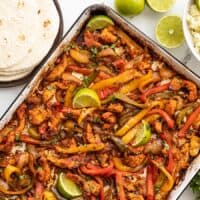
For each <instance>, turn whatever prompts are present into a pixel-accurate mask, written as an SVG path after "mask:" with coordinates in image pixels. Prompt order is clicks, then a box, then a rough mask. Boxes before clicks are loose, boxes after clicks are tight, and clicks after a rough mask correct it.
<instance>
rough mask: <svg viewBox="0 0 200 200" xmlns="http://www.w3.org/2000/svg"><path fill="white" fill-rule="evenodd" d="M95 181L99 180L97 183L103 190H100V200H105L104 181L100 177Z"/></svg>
mask: <svg viewBox="0 0 200 200" xmlns="http://www.w3.org/2000/svg"><path fill="white" fill-rule="evenodd" d="M95 179H96V180H97V182H98V183H99V184H100V186H101V190H100V200H105V196H104V189H103V188H104V184H103V181H102V179H101V178H100V177H95Z"/></svg>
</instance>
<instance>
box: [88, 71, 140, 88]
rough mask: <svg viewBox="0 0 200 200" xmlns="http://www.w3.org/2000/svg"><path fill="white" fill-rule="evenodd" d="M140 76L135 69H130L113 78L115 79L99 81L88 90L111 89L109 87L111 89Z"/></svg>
mask: <svg viewBox="0 0 200 200" xmlns="http://www.w3.org/2000/svg"><path fill="white" fill-rule="evenodd" d="M140 75H141V74H140V73H139V72H137V71H136V70H135V69H130V70H127V71H125V72H123V73H121V74H119V75H117V76H115V77H112V78H108V79H104V80H101V81H99V82H97V83H95V84H94V85H92V86H91V87H90V88H91V89H93V90H100V89H102V88H105V87H111V86H112V87H113V86H116V85H119V84H121V83H125V82H128V81H130V80H132V79H134V78H136V77H138V76H140Z"/></svg>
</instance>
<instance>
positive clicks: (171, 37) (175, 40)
mask: <svg viewBox="0 0 200 200" xmlns="http://www.w3.org/2000/svg"><path fill="white" fill-rule="evenodd" d="M156 39H157V40H158V42H159V43H160V44H161V45H162V46H164V47H166V48H169V49H170V48H176V47H178V46H180V45H181V44H182V43H183V40H184V35H183V28H182V20H181V18H180V17H179V16H175V15H171V16H165V17H163V18H161V19H160V21H159V22H158V24H157V26H156Z"/></svg>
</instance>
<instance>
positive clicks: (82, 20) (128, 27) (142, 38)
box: [0, 4, 200, 200]
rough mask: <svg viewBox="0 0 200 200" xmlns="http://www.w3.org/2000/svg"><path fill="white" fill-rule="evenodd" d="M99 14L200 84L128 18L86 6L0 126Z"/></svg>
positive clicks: (172, 198) (191, 171) (198, 165)
mask: <svg viewBox="0 0 200 200" xmlns="http://www.w3.org/2000/svg"><path fill="white" fill-rule="evenodd" d="M96 14H105V15H108V16H109V17H110V18H112V19H113V21H114V22H115V23H116V24H117V25H118V26H120V27H121V28H122V30H124V31H125V32H126V33H127V34H128V35H129V36H131V37H132V38H133V39H134V40H135V41H137V42H138V43H139V44H140V45H142V46H143V47H146V48H148V49H149V50H150V51H151V53H153V54H154V55H155V56H157V57H158V58H160V59H162V60H163V61H164V62H165V63H166V64H168V65H169V66H171V67H172V68H173V69H174V70H175V71H177V72H178V73H180V74H182V75H183V76H185V77H186V78H188V79H190V80H192V81H194V82H195V83H196V84H197V85H198V87H200V77H199V76H198V75H197V74H195V73H194V72H192V71H191V70H190V69H189V68H188V67H187V66H185V65H183V64H182V63H181V62H179V61H178V60H177V59H176V58H174V57H173V56H172V55H170V54H169V53H167V52H166V51H165V50H164V49H163V48H162V47H160V46H159V45H157V44H156V43H155V42H154V41H152V40H151V39H150V38H149V37H147V36H146V35H145V34H144V33H142V32H141V31H139V30H138V29H137V28H136V27H135V26H133V25H132V24H130V23H129V22H128V21H126V20H125V19H124V18H123V17H121V16H120V15H118V14H117V13H116V12H115V11H114V10H112V9H111V8H109V7H107V6H105V5H98V4H95V5H93V6H90V7H88V8H87V9H85V10H84V11H83V12H82V14H81V15H80V16H79V17H78V19H77V20H76V21H75V23H74V24H73V25H72V27H71V28H70V29H69V31H68V32H67V33H66V34H65V36H64V37H63V39H62V41H61V42H60V43H59V45H58V47H57V48H56V49H55V51H53V52H52V53H51V54H49V55H48V59H47V60H46V61H45V62H43V64H42V67H41V68H39V70H38V71H37V72H36V74H35V76H34V77H33V79H32V80H31V81H30V82H29V83H28V84H27V85H26V86H25V87H24V89H23V90H22V91H21V93H20V94H19V95H18V97H17V98H16V99H15V100H14V102H13V103H12V104H11V105H10V107H9V108H8V110H7V111H6V112H5V113H4V115H3V117H2V118H1V121H0V129H1V128H3V127H4V125H5V124H6V123H7V122H8V121H9V120H10V119H11V118H12V115H13V113H14V112H15V110H16V109H17V107H18V106H19V105H20V104H21V103H22V102H23V101H24V99H25V98H26V97H27V96H28V94H29V93H30V92H31V91H33V90H34V88H37V85H38V84H39V82H40V80H41V79H42V75H43V73H45V72H46V71H47V70H48V68H49V66H51V64H52V63H53V62H54V61H55V60H56V58H57V57H58V56H59V55H60V53H61V52H62V51H63V48H64V46H65V45H66V44H67V43H69V42H70V41H71V40H72V39H73V38H74V37H76V36H77V35H78V34H79V33H80V31H81V30H82V29H83V28H84V26H85V24H86V23H87V21H88V19H89V18H90V17H91V16H92V15H96ZM199 169H200V156H198V157H196V158H195V159H194V160H193V161H192V162H191V165H190V166H189V168H188V169H187V171H186V173H185V175H184V177H183V178H182V180H181V181H180V183H179V185H177V186H176V187H175V188H174V189H173V190H172V191H171V193H170V194H169V196H168V200H176V199H178V197H180V195H181V194H182V192H183V191H184V190H185V188H186V187H187V185H188V184H189V182H190V181H191V179H192V178H193V177H194V175H195V174H196V173H197V172H198V170H199Z"/></svg>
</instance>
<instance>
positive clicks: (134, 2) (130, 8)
mask: <svg viewBox="0 0 200 200" xmlns="http://www.w3.org/2000/svg"><path fill="white" fill-rule="evenodd" d="M144 5H145V0H115V7H116V8H117V10H118V11H119V13H121V14H122V15H127V16H129V15H136V14H139V13H140V12H142V11H143V10H144Z"/></svg>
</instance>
